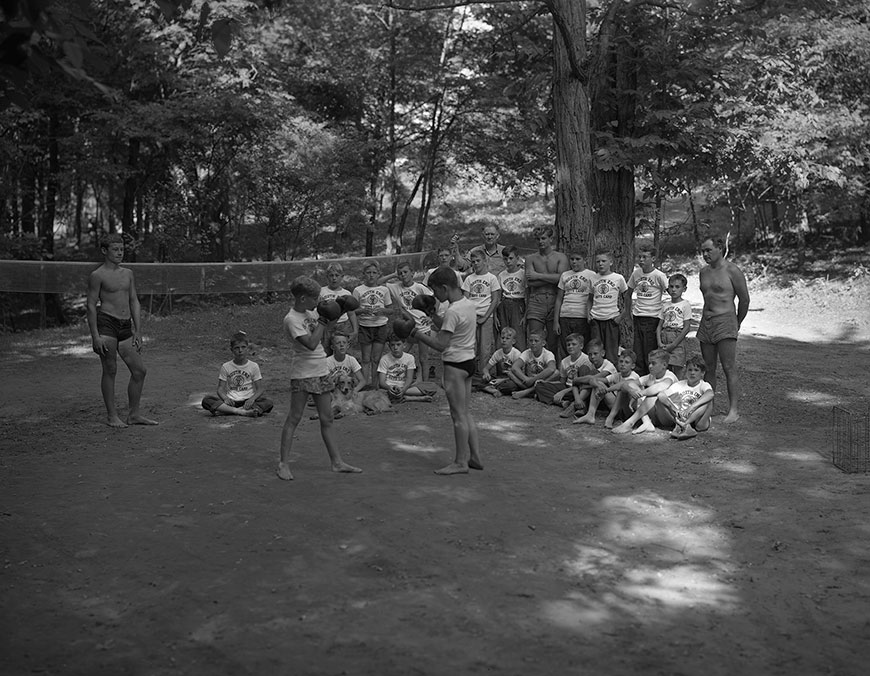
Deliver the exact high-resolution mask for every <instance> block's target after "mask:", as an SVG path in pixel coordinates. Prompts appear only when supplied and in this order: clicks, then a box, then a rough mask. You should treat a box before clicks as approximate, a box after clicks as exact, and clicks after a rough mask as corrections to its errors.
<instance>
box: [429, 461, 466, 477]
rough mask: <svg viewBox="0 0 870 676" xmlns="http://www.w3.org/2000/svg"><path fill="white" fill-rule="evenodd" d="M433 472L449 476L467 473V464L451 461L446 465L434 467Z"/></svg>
mask: <svg viewBox="0 0 870 676" xmlns="http://www.w3.org/2000/svg"><path fill="white" fill-rule="evenodd" d="M435 474H440V475H441V476H449V475H451V474H468V465H460V464H459V463H458V462H451V463H450V464H449V465H447V467H442V468H441V469H436V470H435Z"/></svg>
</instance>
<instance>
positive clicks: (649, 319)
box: [624, 243, 668, 376]
mask: <svg viewBox="0 0 870 676" xmlns="http://www.w3.org/2000/svg"><path fill="white" fill-rule="evenodd" d="M655 255H656V251H655V249H654V248H653V246H652V245H651V244H648V243H643V244H641V245H640V246H639V247H638V251H637V264H638V265H639V266H640V267H639V268H635V269H634V271H633V272H632V273H631V276H629V278H628V291H626V292H625V296H624V297H625V310H624V316H625V317H629V316H630V317H631V318H632V323H633V327H634V353H635V354H636V355H637V361H636V364H635V371H637V373H638V375H641V376H645V375H646V374H647V373H649V366H648V365H647V355H649V353H650V352H652V351H653V350H655V349H658V347H659V344H658V340H657V339H656V329H657V328H658V324H659V317H661V314H662V297H663V294H664V293H665V292H666V291H667V289H668V277H667V275H666V274H665V273H664V272H662V271H661V270H659V269H658V268H656V267H655ZM632 295H634V296H635V299H634V302H633V303H632Z"/></svg>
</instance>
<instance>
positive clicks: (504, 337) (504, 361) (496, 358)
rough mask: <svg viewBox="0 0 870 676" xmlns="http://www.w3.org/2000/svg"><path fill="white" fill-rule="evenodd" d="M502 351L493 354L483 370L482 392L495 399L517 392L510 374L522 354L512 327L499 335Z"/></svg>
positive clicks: (506, 328)
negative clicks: (517, 346)
mask: <svg viewBox="0 0 870 676" xmlns="http://www.w3.org/2000/svg"><path fill="white" fill-rule="evenodd" d="M499 341H500V342H501V349H499V350H496V351H495V352H493V353H492V356H491V357H490V358H489V360H488V361H487V362H486V367H485V368H484V369H483V383H484V385H483V387H481V388H480V391H481V392H487V393H489V394H491V395H492V396H494V397H500V396H501V395H502V394H510V393H511V392H513V391H514V390H516V384H515V383H514V381H513V380H511V379H510V376H509V375H508V373H509V372H510V370H511V366H513V364H514V362H515V361H516V360H517V359H519V358H520V356H521V355H522V352H520V351H519V350H518V349H517V348H516V342H517V332H516V331H515V330H514V329H513V328H511V327H510V326H506V327H504V328H503V329H502V330H501V333H500V334H499Z"/></svg>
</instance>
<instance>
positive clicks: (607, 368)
mask: <svg viewBox="0 0 870 676" xmlns="http://www.w3.org/2000/svg"><path fill="white" fill-rule="evenodd" d="M592 368H595V365H594V364H593V366H592ZM598 373H616V367H615V366H614V365H613V362H612V361H610V360H609V359H604V360H602V361H601V366H599V367H598Z"/></svg>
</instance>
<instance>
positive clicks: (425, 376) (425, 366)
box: [417, 340, 429, 382]
mask: <svg viewBox="0 0 870 676" xmlns="http://www.w3.org/2000/svg"><path fill="white" fill-rule="evenodd" d="M417 359H418V360H419V362H420V370H419V371H418V372H417V373H418V375H417V378H418V379H419V380H422V381H424V382H425V381H426V380H429V346H428V345H424V344H423V343H421V342H420V341H419V340H418V341H417Z"/></svg>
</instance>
